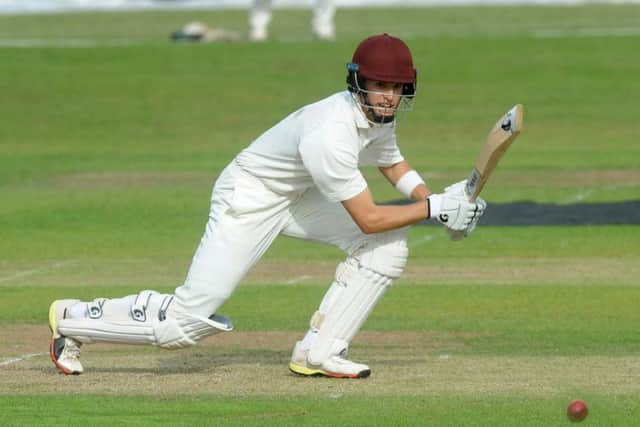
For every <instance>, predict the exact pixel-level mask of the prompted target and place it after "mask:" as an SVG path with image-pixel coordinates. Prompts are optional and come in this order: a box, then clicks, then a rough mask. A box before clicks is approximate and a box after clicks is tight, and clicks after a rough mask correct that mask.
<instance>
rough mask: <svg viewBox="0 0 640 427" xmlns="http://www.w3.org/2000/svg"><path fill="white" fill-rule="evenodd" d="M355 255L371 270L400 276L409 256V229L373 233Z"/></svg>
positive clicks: (391, 276) (361, 263) (394, 276)
mask: <svg viewBox="0 0 640 427" xmlns="http://www.w3.org/2000/svg"><path fill="white" fill-rule="evenodd" d="M353 256H354V257H355V258H356V259H357V260H358V261H359V263H360V265H362V266H363V267H365V268H367V269H369V270H372V271H374V272H376V273H378V274H381V275H384V276H387V277H390V278H393V279H395V278H398V277H400V275H401V274H402V272H403V271H404V267H405V265H406V264H407V259H408V257H409V248H408V246H407V229H406V228H403V229H399V230H393V231H388V232H385V233H380V234H376V235H373V236H371V238H370V239H368V240H367V242H366V243H365V244H364V245H363V246H362V247H360V248H359V249H358V250H356V251H355V253H353Z"/></svg>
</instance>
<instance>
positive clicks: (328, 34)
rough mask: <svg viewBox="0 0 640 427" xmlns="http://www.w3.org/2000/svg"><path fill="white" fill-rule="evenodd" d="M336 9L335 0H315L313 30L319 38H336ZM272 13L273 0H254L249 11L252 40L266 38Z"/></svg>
mask: <svg viewBox="0 0 640 427" xmlns="http://www.w3.org/2000/svg"><path fill="white" fill-rule="evenodd" d="M335 11H336V9H335V6H334V4H333V0H314V7H313V19H312V20H311V31H312V32H313V34H314V35H315V36H316V37H318V38H319V39H322V40H332V39H334V38H335V28H334V24H333V17H334V15H335ZM271 15H272V0H254V2H253V6H252V8H251V11H250V12H249V26H250V27H251V30H250V33H249V37H250V38H251V39H252V40H256V41H262V40H266V38H267V35H268V27H269V23H270V22H271Z"/></svg>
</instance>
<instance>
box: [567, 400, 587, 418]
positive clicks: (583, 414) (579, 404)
mask: <svg viewBox="0 0 640 427" xmlns="http://www.w3.org/2000/svg"><path fill="white" fill-rule="evenodd" d="M588 414H589V408H587V404H586V403H584V401H582V400H572V401H571V402H569V405H568V406H567V417H569V419H570V420H571V421H575V422H578V421H582V420H584V419H585V418H587V415H588Z"/></svg>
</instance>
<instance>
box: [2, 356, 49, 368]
mask: <svg viewBox="0 0 640 427" xmlns="http://www.w3.org/2000/svg"><path fill="white" fill-rule="evenodd" d="M46 354H49V353H28V354H23V355H22V356H18V357H14V358H13V359H9V360H5V361H4V362H0V366H9V365H12V364H14V363H18V362H22V361H23V360H27V359H32V358H34V357H38V356H44V355H46Z"/></svg>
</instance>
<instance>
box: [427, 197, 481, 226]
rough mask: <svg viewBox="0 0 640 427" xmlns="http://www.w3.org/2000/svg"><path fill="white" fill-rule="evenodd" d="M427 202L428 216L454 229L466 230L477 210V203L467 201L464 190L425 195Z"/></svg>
mask: <svg viewBox="0 0 640 427" xmlns="http://www.w3.org/2000/svg"><path fill="white" fill-rule="evenodd" d="M427 203H428V205H429V206H428V208H429V218H435V219H436V220H438V222H440V223H441V224H443V225H445V226H446V227H447V228H450V229H451V230H454V231H464V230H466V229H467V227H468V226H469V225H470V224H471V221H472V220H473V218H474V217H475V216H476V213H477V212H478V210H479V208H478V205H477V203H471V202H469V200H468V199H467V196H466V195H465V194H464V192H463V194H459V193H450V192H444V193H440V194H432V195H430V196H429V197H427Z"/></svg>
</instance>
